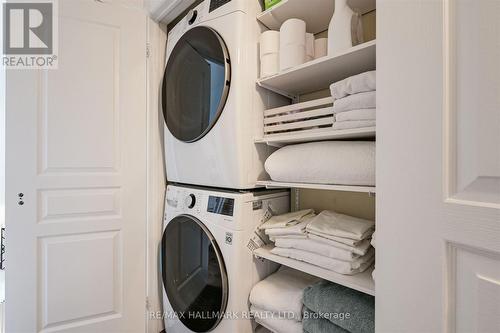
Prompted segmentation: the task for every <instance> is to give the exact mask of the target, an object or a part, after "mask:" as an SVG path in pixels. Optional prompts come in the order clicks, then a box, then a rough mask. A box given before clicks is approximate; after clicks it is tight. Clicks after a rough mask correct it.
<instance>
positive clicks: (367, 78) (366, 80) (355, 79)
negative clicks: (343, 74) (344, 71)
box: [330, 71, 377, 99]
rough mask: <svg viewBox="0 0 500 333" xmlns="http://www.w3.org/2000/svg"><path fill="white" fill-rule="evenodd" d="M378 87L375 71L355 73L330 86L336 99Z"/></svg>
mask: <svg viewBox="0 0 500 333" xmlns="http://www.w3.org/2000/svg"><path fill="white" fill-rule="evenodd" d="M376 89H377V87H376V72H375V71H370V72H365V73H361V74H358V75H354V76H351V77H348V78H347V79H344V80H342V81H338V82H335V83H333V84H332V85H331V86H330V92H331V94H332V97H333V98H335V99H339V98H342V97H345V96H347V95H353V94H357V93H361V92H365V91H372V90H376Z"/></svg>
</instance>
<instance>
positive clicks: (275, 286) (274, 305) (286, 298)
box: [249, 267, 320, 333]
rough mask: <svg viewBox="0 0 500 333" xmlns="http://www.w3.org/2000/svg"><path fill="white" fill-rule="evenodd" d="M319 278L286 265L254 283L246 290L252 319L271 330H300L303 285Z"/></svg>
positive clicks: (306, 285)
mask: <svg viewBox="0 0 500 333" xmlns="http://www.w3.org/2000/svg"><path fill="white" fill-rule="evenodd" d="M319 280H320V279H319V278H316V277H313V276H311V275H309V274H306V273H302V272H299V271H297V270H294V269H292V268H289V267H282V268H280V269H279V270H278V271H277V272H276V273H274V274H272V275H270V276H268V277H267V278H266V279H265V280H262V281H260V282H259V283H257V284H256V285H255V286H254V287H253V289H252V291H251V292H250V299H249V300H250V304H251V306H250V312H251V313H252V315H253V317H254V319H255V321H256V322H257V323H258V324H260V325H262V326H264V327H266V328H268V329H269V330H271V331H272V332H275V333H281V332H283V333H295V332H296V333H302V307H303V305H302V298H303V294H304V289H305V288H306V287H308V286H310V285H312V284H314V283H316V282H318V281H319Z"/></svg>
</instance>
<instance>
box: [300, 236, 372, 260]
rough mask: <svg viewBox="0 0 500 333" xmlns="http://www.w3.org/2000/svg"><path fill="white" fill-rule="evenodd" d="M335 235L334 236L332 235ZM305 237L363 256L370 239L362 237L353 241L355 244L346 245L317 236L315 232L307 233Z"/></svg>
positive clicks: (368, 246)
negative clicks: (360, 239)
mask: <svg viewBox="0 0 500 333" xmlns="http://www.w3.org/2000/svg"><path fill="white" fill-rule="evenodd" d="M333 237H335V236H333ZM307 238H309V239H312V240H315V241H316V242H320V243H323V244H326V245H329V246H333V247H338V248H339V249H343V250H346V251H350V252H352V253H355V254H358V255H360V256H364V255H365V254H366V251H368V248H370V240H369V239H364V240H362V241H353V242H356V244H352V245H347V244H345V243H342V242H338V241H335V240H332V239H329V238H326V237H322V236H318V235H315V234H311V233H308V234H307ZM336 238H339V237H336ZM342 240H349V238H342ZM351 241H352V240H351Z"/></svg>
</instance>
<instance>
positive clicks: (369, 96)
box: [333, 91, 377, 113]
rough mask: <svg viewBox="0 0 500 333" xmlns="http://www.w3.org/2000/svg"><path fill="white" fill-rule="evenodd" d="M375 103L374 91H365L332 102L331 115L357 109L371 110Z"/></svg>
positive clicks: (375, 95)
mask: <svg viewBox="0 0 500 333" xmlns="http://www.w3.org/2000/svg"><path fill="white" fill-rule="evenodd" d="M376 101H377V92H376V91H367V92H363V93H359V94H355V95H349V96H346V97H344V98H341V99H336V100H335V102H333V113H339V112H345V111H351V110H359V109H372V108H375V107H376Z"/></svg>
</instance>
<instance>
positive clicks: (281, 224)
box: [259, 209, 314, 230]
mask: <svg viewBox="0 0 500 333" xmlns="http://www.w3.org/2000/svg"><path fill="white" fill-rule="evenodd" d="M310 214H314V211H313V210H312V209H304V210H299V211H296V212H291V213H286V214H282V215H276V216H272V217H271V218H270V219H269V220H267V221H266V222H264V223H263V224H262V225H261V226H260V227H259V229H261V230H263V229H272V228H285V227H288V226H293V225H296V224H299V223H300V222H301V219H302V218H303V217H305V216H307V215H310Z"/></svg>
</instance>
